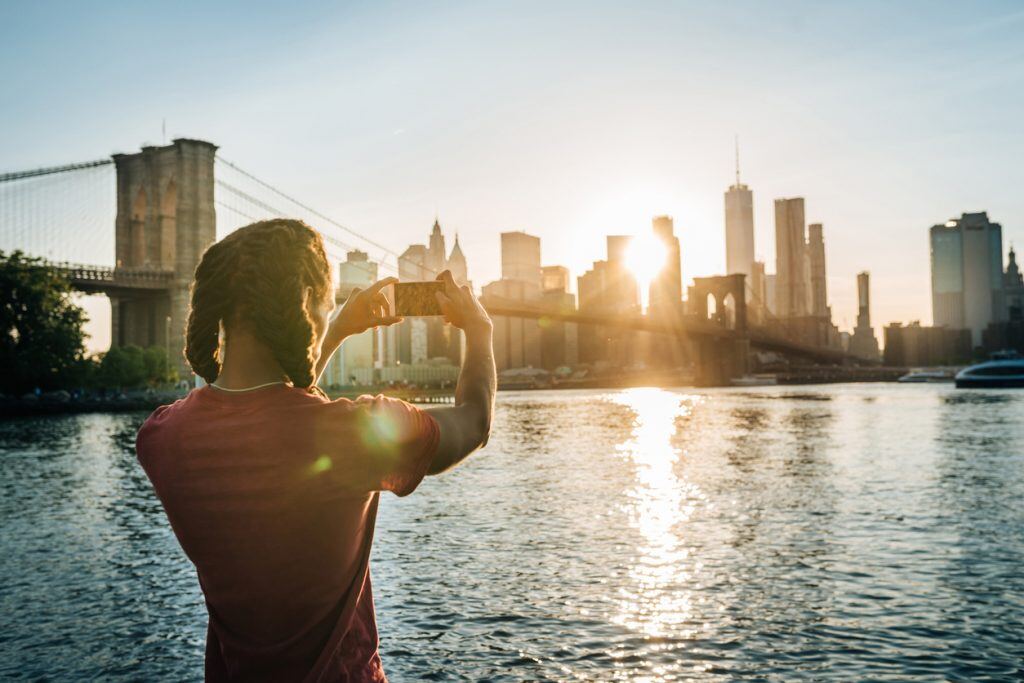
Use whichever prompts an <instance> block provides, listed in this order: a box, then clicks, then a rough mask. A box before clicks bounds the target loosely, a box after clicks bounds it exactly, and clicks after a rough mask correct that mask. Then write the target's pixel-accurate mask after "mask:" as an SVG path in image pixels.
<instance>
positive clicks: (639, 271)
mask: <svg viewBox="0 0 1024 683" xmlns="http://www.w3.org/2000/svg"><path fill="white" fill-rule="evenodd" d="M666 257H667V253H666V251H665V245H664V244H662V243H661V240H659V239H658V238H656V237H655V236H654V235H652V234H650V233H643V234H640V235H636V236H635V237H633V239H631V240H630V241H629V247H628V248H627V249H626V254H625V263H626V267H627V268H629V271H630V272H631V273H633V276H634V277H635V278H636V282H637V285H639V287H640V298H641V299H642V300H643V307H644V309H646V308H647V295H648V290H649V289H650V286H651V282H653V281H654V279H655V278H656V277H658V273H660V272H661V269H662V268H664V267H665V261H666Z"/></svg>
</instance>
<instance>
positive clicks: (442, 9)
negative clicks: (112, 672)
mask: <svg viewBox="0 0 1024 683" xmlns="http://www.w3.org/2000/svg"><path fill="white" fill-rule="evenodd" d="M210 5H211V6H209V7H208V6H206V4H204V3H161V4H159V5H157V4H152V3H127V2H125V3H115V2H108V3H70V2H69V3H18V4H15V3H5V4H4V5H3V6H2V7H0V38H2V40H0V60H2V64H3V67H2V68H3V73H4V87H3V88H2V90H0V98H3V102H2V104H3V106H0V130H3V135H0V160H2V161H0V166H2V169H0V170H4V171H6V170H18V169H22V168H30V167H36V166H44V165H50V164H60V163H66V162H71V161H79V160H86V159H93V158H97V157H102V156H104V155H106V154H109V153H111V152H114V151H134V150H136V149H138V147H139V146H140V145H141V144H143V143H154V144H159V143H160V142H161V141H162V132H161V121H162V120H163V119H166V122H167V124H166V126H167V138H168V139H171V138H173V137H178V136H184V137H195V138H202V139H206V140H210V141H212V142H214V143H216V144H217V145H219V146H220V148H221V152H222V154H223V155H224V156H225V157H226V158H228V159H230V160H232V161H234V162H236V163H238V164H239V165H240V166H242V167H244V168H246V169H247V170H250V171H252V172H254V173H256V174H257V175H259V176H261V177H263V178H265V179H266V180H269V181H270V182H272V183H274V184H275V185H277V186H279V187H281V188H282V189H285V190H287V191H288V192H290V193H292V194H294V195H295V196H297V197H300V198H302V199H303V200H304V201H306V202H308V203H309V204H311V205H313V206H315V207H317V208H319V209H320V210H322V211H324V212H325V213H328V214H330V215H331V216H333V217H336V218H337V219H338V220H341V221H343V222H345V223H346V224H348V225H350V226H351V227H352V228H354V229H356V230H358V231H360V232H363V233H366V234H368V235H373V236H374V237H375V238H376V239H377V240H379V241H382V242H386V243H387V244H388V245H389V246H391V247H392V248H393V249H395V250H398V251H400V250H401V249H403V248H404V247H405V246H406V245H407V244H409V243H411V242H422V241H424V240H425V239H426V236H427V233H428V231H429V228H430V225H431V223H432V222H433V219H434V216H435V213H436V214H438V215H439V216H440V219H441V223H442V225H443V226H444V227H445V229H446V231H448V233H449V236H451V235H453V234H454V232H455V231H458V234H459V237H460V242H461V244H462V246H463V250H464V251H465V253H466V255H467V258H468V261H469V271H470V277H471V278H472V279H473V280H474V281H475V283H476V284H477V285H478V286H479V285H481V284H483V283H486V282H488V281H490V280H492V279H495V278H497V277H498V276H499V270H500V267H499V240H498V235H497V233H498V232H500V231H504V230H525V231H527V232H530V233H532V234H535V235H539V236H540V237H541V239H542V253H543V259H544V262H545V263H546V264H563V265H567V266H569V267H570V268H571V269H572V271H573V275H574V276H576V275H579V274H581V273H582V272H583V271H584V270H585V269H586V268H587V267H589V265H590V263H591V262H592V261H594V260H596V259H600V258H603V257H604V255H605V253H604V249H605V246H604V236H605V235H606V234H609V233H618V234H629V233H637V232H640V231H644V230H649V229H650V219H651V217H652V216H654V215H656V214H662V213H667V214H670V215H672V216H674V218H675V224H676V232H677V234H678V235H679V236H680V238H681V241H682V253H683V276H684V279H686V280H688V279H690V278H692V277H693V276H696V275H709V274H714V273H717V272H721V271H722V270H723V268H724V262H725V255H724V238H723V199H722V193H723V191H724V190H725V189H726V187H727V186H728V185H729V184H730V183H731V182H732V181H733V176H734V169H733V164H734V160H733V137H734V135H738V136H739V140H740V154H741V165H742V176H743V181H744V182H745V183H747V184H749V185H750V187H751V188H752V189H753V191H754V202H755V212H756V213H755V229H756V233H757V253H758V256H759V257H760V258H764V259H767V260H768V263H769V271H772V270H774V262H773V259H774V226H773V218H772V200H773V199H774V198H777V197H783V196H785V197H789V196H803V197H805V198H806V202H807V217H808V221H809V222H819V221H820V222H823V223H824V225H825V239H826V249H827V264H828V271H829V282H828V285H829V298H830V303H831V305H832V308H833V316H834V319H835V321H836V322H837V323H838V324H839V325H840V327H841V328H850V327H852V326H853V324H854V322H855V318H856V301H855V297H856V293H855V275H856V273H857V272H859V271H861V270H869V271H871V274H872V285H873V302H872V303H873V311H872V314H873V323H874V325H875V326H876V330H877V328H878V327H879V326H880V325H882V324H885V323H887V322H889V321H893V320H904V321H906V320H912V319H922V320H924V321H929V320H930V319H931V310H930V308H931V307H930V297H929V262H928V242H927V228H928V227H929V226H931V225H932V224H934V223H938V222H942V221H945V220H946V219H948V218H949V217H951V216H954V215H959V214H960V213H961V212H963V211H978V210H987V211H988V212H989V215H990V216H991V217H992V218H993V219H994V220H996V221H999V222H1001V223H1002V224H1003V235H1004V247H1005V248H1006V249H1008V247H1009V244H1010V242H1012V241H1016V243H1018V244H1024V192H1021V190H1020V188H1021V185H1022V173H1021V167H1022V164H1021V161H1020V160H1021V159H1022V158H1024V134H1022V130H1024V128H1022V122H1024V40H1022V37H1024V5H1021V4H1019V3H1014V2H972V3H938V2H901V3H889V2H856V3H854V2H850V3H845V4H844V3H832V2H829V3H820V2H780V3H762V2H731V3H717V2H705V3H688V2H671V3H669V2H665V3H662V2H629V3H625V2H620V3H601V2H537V3H533V2H516V3H490V2H471V3H456V2H448V3H438V4H434V3H426V2H415V3H412V2H410V3H385V2H375V3H357V4H351V3H327V2H305V3H275V4H270V3H267V4H263V3H251V2H250V3H234V4H232V3H217V4H216V6H215V7H214V6H213V3H211V4H210ZM111 230H113V226H111ZM371 251H372V250H371ZM97 333H98V334H102V332H99V331H98V332H97Z"/></svg>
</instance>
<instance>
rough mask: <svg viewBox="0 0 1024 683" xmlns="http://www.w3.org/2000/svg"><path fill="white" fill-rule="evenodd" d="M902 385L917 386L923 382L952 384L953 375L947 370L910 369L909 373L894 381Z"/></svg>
mask: <svg viewBox="0 0 1024 683" xmlns="http://www.w3.org/2000/svg"><path fill="white" fill-rule="evenodd" d="M896 381H897V382H903V383H904V384H908V383H909V384H919V383H924V382H952V381H953V374H952V373H951V372H949V371H947V370H924V369H922V368H912V369H911V370H910V372H908V373H907V374H905V375H903V376H902V377H899V378H897V379H896Z"/></svg>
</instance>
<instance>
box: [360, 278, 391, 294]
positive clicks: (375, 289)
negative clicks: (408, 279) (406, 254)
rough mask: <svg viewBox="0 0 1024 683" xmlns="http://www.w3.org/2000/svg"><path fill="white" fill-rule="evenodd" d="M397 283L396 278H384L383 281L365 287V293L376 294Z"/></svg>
mask: <svg viewBox="0 0 1024 683" xmlns="http://www.w3.org/2000/svg"><path fill="white" fill-rule="evenodd" d="M396 282H398V278H397V277H386V278H384V279H383V280H377V281H376V282H374V283H373V284H372V285H370V286H369V287H367V289H366V291H367V292H370V294H371V295H375V294H377V292H379V291H380V290H382V289H384V288H385V287H387V286H388V285H393V284H395V283H396Z"/></svg>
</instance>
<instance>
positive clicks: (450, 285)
mask: <svg viewBox="0 0 1024 683" xmlns="http://www.w3.org/2000/svg"><path fill="white" fill-rule="evenodd" d="M438 279H439V280H440V281H441V282H443V283H444V293H445V294H447V295H448V297H449V298H453V296H452V295H453V294H454V293H455V292H457V291H458V290H459V286H458V285H456V284H455V278H454V277H452V271H450V270H445V271H443V272H442V273H441V274H440V275H438Z"/></svg>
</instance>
